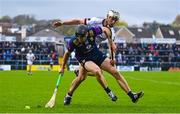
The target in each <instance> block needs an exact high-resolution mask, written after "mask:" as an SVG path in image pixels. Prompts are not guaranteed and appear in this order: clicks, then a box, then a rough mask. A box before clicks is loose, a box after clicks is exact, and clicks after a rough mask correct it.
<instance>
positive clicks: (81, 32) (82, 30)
mask: <svg viewBox="0 0 180 114" xmlns="http://www.w3.org/2000/svg"><path fill="white" fill-rule="evenodd" d="M87 32H88V27H87V26H86V25H79V26H78V28H77V29H76V33H75V34H76V37H85V36H86V34H87Z"/></svg>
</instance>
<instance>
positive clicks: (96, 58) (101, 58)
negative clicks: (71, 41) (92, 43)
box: [78, 51, 107, 67]
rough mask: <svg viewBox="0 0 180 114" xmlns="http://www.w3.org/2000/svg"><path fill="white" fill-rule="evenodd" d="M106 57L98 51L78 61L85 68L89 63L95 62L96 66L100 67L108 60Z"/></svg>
mask: <svg viewBox="0 0 180 114" xmlns="http://www.w3.org/2000/svg"><path fill="white" fill-rule="evenodd" d="M106 57H107V56H106V55H105V54H103V53H102V52H101V51H96V53H91V54H90V55H88V56H86V57H82V58H81V59H80V60H78V61H79V62H80V63H81V65H82V66H83V67H84V64H85V63H86V62H87V61H93V62H94V63H95V64H96V65H98V66H99V67H100V66H101V64H102V63H103V61H104V60H105V59H106Z"/></svg>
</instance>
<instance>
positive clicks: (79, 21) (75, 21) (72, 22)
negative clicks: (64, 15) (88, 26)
mask: <svg viewBox="0 0 180 114" xmlns="http://www.w3.org/2000/svg"><path fill="white" fill-rule="evenodd" d="M78 24H85V19H71V20H66V21H55V22H53V24H52V26H53V27H59V26H62V25H78Z"/></svg>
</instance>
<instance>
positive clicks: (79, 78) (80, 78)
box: [77, 75, 86, 82]
mask: <svg viewBox="0 0 180 114" xmlns="http://www.w3.org/2000/svg"><path fill="white" fill-rule="evenodd" d="M77 78H78V81H79V82H82V81H84V80H85V79H86V77H85V76H81V75H80V76H78V77H77Z"/></svg>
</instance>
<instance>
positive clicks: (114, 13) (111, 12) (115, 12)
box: [107, 10, 120, 21]
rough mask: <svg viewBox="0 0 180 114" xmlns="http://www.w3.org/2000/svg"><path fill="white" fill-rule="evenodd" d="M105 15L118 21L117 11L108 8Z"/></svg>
mask: <svg viewBox="0 0 180 114" xmlns="http://www.w3.org/2000/svg"><path fill="white" fill-rule="evenodd" d="M107 17H112V18H113V19H115V20H116V21H118V20H119V18H120V14H119V12H117V11H114V10H109V11H108V14H107Z"/></svg>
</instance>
